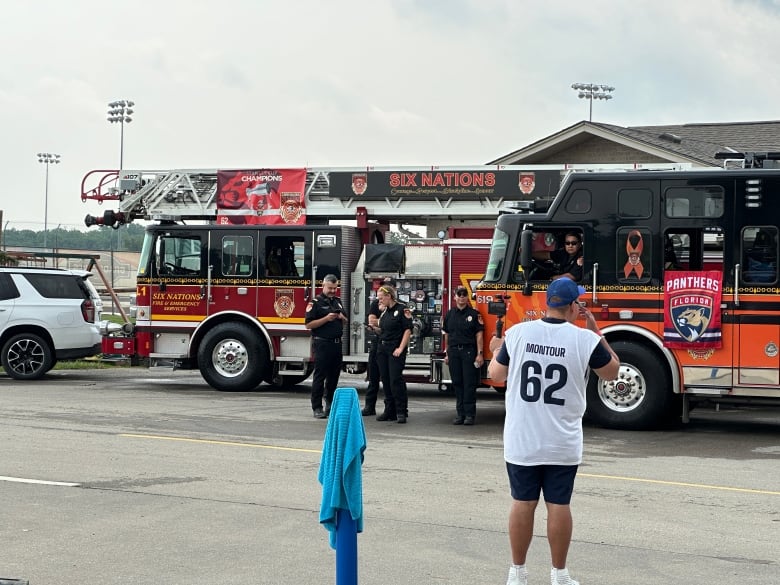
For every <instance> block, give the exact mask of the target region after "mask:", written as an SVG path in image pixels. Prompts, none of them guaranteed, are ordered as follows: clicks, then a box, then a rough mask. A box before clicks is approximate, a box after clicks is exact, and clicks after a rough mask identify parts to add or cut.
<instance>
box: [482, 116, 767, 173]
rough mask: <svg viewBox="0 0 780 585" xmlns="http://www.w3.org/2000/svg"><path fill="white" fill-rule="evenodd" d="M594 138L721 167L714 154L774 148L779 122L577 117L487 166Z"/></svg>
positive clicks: (561, 151) (527, 159)
mask: <svg viewBox="0 0 780 585" xmlns="http://www.w3.org/2000/svg"><path fill="white" fill-rule="evenodd" d="M594 137H598V138H600V139H603V140H607V141H610V142H614V143H616V144H619V145H622V146H623V147H625V148H626V149H631V150H636V151H639V152H642V153H646V154H648V155H652V156H653V157H658V158H659V159H662V160H668V161H672V162H689V163H692V164H694V165H696V166H721V164H722V161H720V160H718V159H716V158H715V153H717V152H728V151H735V152H745V151H753V152H766V151H770V152H771V151H775V152H780V120H770V121H764V122H717V123H697V124H668V125H661V126H629V127H624V126H617V125H614V124H605V123H603V122H588V121H585V120H583V121H582V122H578V123H577V124H574V125H572V126H569V127H568V128H564V129H563V130H561V131H559V132H556V133H555V134H552V135H550V136H548V137H546V138H543V139H541V140H538V141H537V142H534V143H532V144H529V145H528V146H525V147H523V148H521V149H518V150H515V151H513V152H511V153H508V154H506V155H504V156H502V157H500V158H498V159H496V160H494V161H490V162H489V163H488V164H528V163H536V162H539V161H540V160H542V159H544V160H545V161H549V159H550V158H551V157H556V155H560V157H562V158H565V151H567V150H570V149H572V148H574V147H576V146H577V145H580V144H582V143H583V142H584V141H586V140H589V139H592V138H594ZM558 162H561V163H566V162H574V161H567V160H559V161H558ZM576 162H582V161H576ZM588 162H603V163H607V162H610V161H607V160H593V161H588Z"/></svg>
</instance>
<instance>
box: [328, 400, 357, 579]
mask: <svg viewBox="0 0 780 585" xmlns="http://www.w3.org/2000/svg"><path fill="white" fill-rule="evenodd" d="M365 449H366V432H365V428H364V427H363V416H362V415H361V413H360V399H359V398H358V393H357V390H356V389H355V388H338V389H337V390H336V393H335V395H334V397H333V404H332V405H331V408H330V416H329V417H328V427H327V429H326V431H325V441H324V443H323V447H322V458H321V460H320V470H319V474H318V476H317V479H318V480H319V482H320V483H321V484H322V505H321V506H320V523H321V524H322V525H323V526H325V528H327V529H328V531H329V532H330V546H331V547H332V548H334V549H336V585H357V582H358V558H357V533H358V532H362V531H363V479H362V476H361V466H362V464H363V452H364V451H365Z"/></svg>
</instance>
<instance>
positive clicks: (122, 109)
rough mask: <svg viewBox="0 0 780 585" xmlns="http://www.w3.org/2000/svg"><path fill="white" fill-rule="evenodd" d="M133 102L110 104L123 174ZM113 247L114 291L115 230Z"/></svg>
mask: <svg viewBox="0 0 780 585" xmlns="http://www.w3.org/2000/svg"><path fill="white" fill-rule="evenodd" d="M134 105H135V102H134V101H132V100H116V101H113V102H109V103H108V121H109V122H110V123H111V124H116V123H118V124H119V170H120V172H121V170H122V167H123V165H124V159H125V124H126V123H127V124H129V123H130V122H132V121H133V118H132V114H133V106H134ZM110 246H111V290H112V291H113V289H114V230H113V228H112V231H111V237H110ZM113 312H114V295H113V294H112V295H111V313H113Z"/></svg>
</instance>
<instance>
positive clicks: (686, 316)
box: [664, 270, 723, 349]
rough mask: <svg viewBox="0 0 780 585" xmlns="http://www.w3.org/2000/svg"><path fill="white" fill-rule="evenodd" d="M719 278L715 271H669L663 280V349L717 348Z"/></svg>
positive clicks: (720, 277)
mask: <svg viewBox="0 0 780 585" xmlns="http://www.w3.org/2000/svg"><path fill="white" fill-rule="evenodd" d="M722 290H723V275H722V274H721V273H720V272H719V271H717V270H708V271H701V272H691V271H669V272H667V273H666V275H665V280H664V346H665V347H670V348H678V349H703V348H716V349H717V348H720V347H721V346H722V344H723V341H722V339H721V330H720V300H721V294H722Z"/></svg>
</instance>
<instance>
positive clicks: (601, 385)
mask: <svg viewBox="0 0 780 585" xmlns="http://www.w3.org/2000/svg"><path fill="white" fill-rule="evenodd" d="M610 345H611V346H612V349H613V350H615V353H616V354H617V355H618V357H619V358H620V372H619V373H618V377H617V379H616V380H613V381H609V382H607V381H604V380H601V379H599V378H598V376H596V375H595V374H594V375H592V376H591V377H590V380H589V381H588V391H587V394H588V396H587V398H588V410H587V416H588V418H589V419H590V420H591V421H593V422H595V423H596V424H599V425H602V426H605V427H609V428H614V429H634V430H642V429H649V428H653V427H658V426H660V425H662V424H664V423H666V422H668V420H669V418H670V415H671V414H672V413H673V408H672V407H673V405H674V402H675V400H674V399H675V396H674V393H673V392H672V383H671V376H670V373H669V369H668V368H667V367H665V366H664V364H663V362H662V361H661V358H660V356H658V355H657V354H656V353H655V352H654V351H653V350H652V349H651V348H649V347H647V346H643V345H641V344H638V343H631V342H628V341H616V342H614V343H612V344H610Z"/></svg>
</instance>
